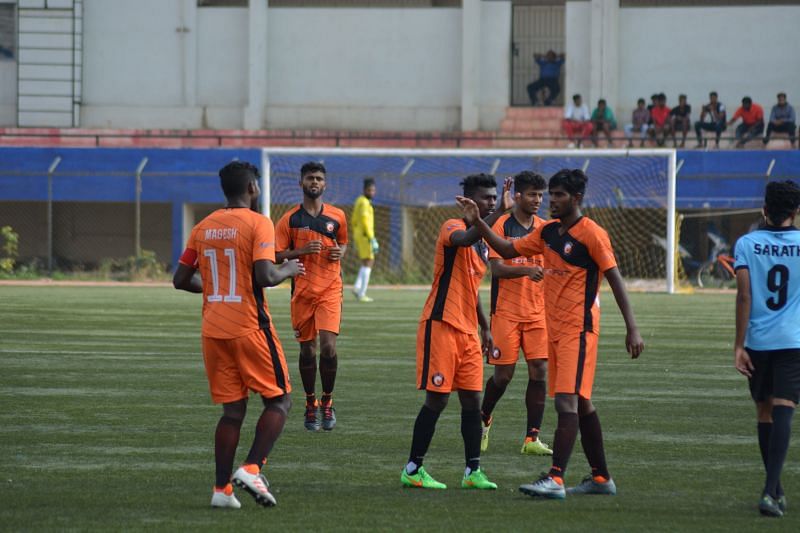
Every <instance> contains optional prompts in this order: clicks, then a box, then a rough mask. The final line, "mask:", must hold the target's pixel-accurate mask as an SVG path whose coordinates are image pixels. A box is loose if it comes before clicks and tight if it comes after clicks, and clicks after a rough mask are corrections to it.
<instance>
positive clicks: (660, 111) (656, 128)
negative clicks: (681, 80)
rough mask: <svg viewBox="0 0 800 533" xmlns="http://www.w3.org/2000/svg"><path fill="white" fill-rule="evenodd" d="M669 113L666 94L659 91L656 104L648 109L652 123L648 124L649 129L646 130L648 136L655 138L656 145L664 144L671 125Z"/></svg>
mask: <svg viewBox="0 0 800 533" xmlns="http://www.w3.org/2000/svg"><path fill="white" fill-rule="evenodd" d="M669 113H670V108H669V107H667V95H666V94H664V93H660V94H659V95H658V100H657V103H656V105H655V106H653V109H651V110H650V120H652V121H653V123H652V124H651V125H650V131H648V133H649V134H650V138H651V139H653V140H655V141H656V144H657V145H658V146H664V142H665V141H666V139H667V135H669V132H670V125H671V123H670V120H669Z"/></svg>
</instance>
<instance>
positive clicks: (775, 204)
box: [734, 181, 800, 517]
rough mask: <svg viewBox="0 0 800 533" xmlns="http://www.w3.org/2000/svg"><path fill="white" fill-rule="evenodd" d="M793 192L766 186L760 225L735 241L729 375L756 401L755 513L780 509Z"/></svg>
mask: <svg viewBox="0 0 800 533" xmlns="http://www.w3.org/2000/svg"><path fill="white" fill-rule="evenodd" d="M798 212H800V187H798V186H797V185H796V184H795V183H794V182H792V181H775V182H771V183H768V184H767V190H766V194H765V195H764V218H765V222H766V225H765V226H764V227H763V228H761V229H758V230H756V231H754V232H752V233H748V234H747V235H745V236H744V237H742V238H740V239H739V241H738V242H737V243H736V252H735V256H736V262H735V265H734V268H735V269H736V287H737V289H736V340H735V342H734V359H735V365H736V370H738V371H739V372H740V373H741V374H743V375H745V376H747V378H748V381H749V383H750V395H751V396H752V398H753V401H754V402H755V403H756V413H757V415H756V416H757V418H758V445H759V448H760V449H761V459H762V460H763V462H764V468H765V469H766V471H767V480H766V484H765V486H764V492H763V494H762V495H761V500H760V502H759V504H758V508H759V510H760V511H761V514H763V515H766V516H774V517H781V516H783V514H784V512H785V511H786V497H785V496H784V494H783V487H782V486H781V482H780V477H781V470H782V469H783V462H784V460H785V459H786V452H787V451H788V449H789V437H790V435H791V432H792V415H793V414H794V410H795V407H797V402H798V400H800V328H798V323H800V230H798V229H797V228H796V227H795V226H794V222H795V219H796V218H797V216H798Z"/></svg>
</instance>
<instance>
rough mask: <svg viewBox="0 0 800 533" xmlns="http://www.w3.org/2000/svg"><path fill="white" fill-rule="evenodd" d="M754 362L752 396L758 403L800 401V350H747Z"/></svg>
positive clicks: (751, 383)
mask: <svg viewBox="0 0 800 533" xmlns="http://www.w3.org/2000/svg"><path fill="white" fill-rule="evenodd" d="M747 353H748V354H749V355H750V359H751V360H752V361H753V367H755V370H753V377H752V378H750V379H749V382H750V396H752V397H753V400H754V401H756V402H763V401H766V400H767V399H768V398H770V397H773V398H781V399H783V400H790V401H792V402H794V403H798V401H800V349H793V350H768V351H758V350H751V349H750V348H747Z"/></svg>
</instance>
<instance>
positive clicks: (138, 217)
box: [133, 157, 148, 259]
mask: <svg viewBox="0 0 800 533" xmlns="http://www.w3.org/2000/svg"><path fill="white" fill-rule="evenodd" d="M147 161H148V158H146V157H145V158H144V159H142V161H141V163H139V166H138V167H137V168H136V207H135V209H134V226H135V227H134V230H133V246H134V251H135V255H136V259H139V258H140V257H141V256H142V172H143V171H144V167H145V166H146V165H147Z"/></svg>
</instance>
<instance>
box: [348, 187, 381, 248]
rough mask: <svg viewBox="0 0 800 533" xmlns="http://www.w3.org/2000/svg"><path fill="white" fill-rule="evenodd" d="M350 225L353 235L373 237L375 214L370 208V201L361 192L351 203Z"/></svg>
mask: <svg viewBox="0 0 800 533" xmlns="http://www.w3.org/2000/svg"><path fill="white" fill-rule="evenodd" d="M350 226H351V227H352V228H353V229H352V232H353V236H354V237H366V238H367V239H372V238H374V237H375V215H374V212H373V209H372V202H370V201H369V199H368V198H367V197H366V196H364V195H363V194H362V195H361V196H359V197H358V198H357V199H356V203H355V204H354V205H353V215H352V218H351V223H350Z"/></svg>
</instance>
